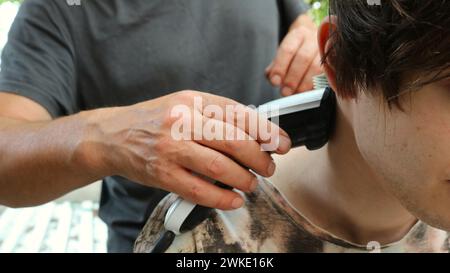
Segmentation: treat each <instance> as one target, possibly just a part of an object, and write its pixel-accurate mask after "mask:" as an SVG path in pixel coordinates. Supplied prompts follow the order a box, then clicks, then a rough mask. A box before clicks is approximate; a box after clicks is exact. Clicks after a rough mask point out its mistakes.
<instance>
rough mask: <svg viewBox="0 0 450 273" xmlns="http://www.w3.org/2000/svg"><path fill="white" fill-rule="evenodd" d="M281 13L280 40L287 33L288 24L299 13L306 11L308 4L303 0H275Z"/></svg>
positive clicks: (289, 24)
mask: <svg viewBox="0 0 450 273" xmlns="http://www.w3.org/2000/svg"><path fill="white" fill-rule="evenodd" d="M277 1H278V6H279V9H280V14H281V37H280V38H281V40H282V39H283V38H284V36H285V35H286V34H287V32H288V30H289V28H290V26H291V25H292V23H294V22H295V20H296V19H297V18H298V16H300V15H301V14H304V13H306V12H307V11H308V10H309V9H310V6H309V5H308V4H306V3H305V1H304V0H277Z"/></svg>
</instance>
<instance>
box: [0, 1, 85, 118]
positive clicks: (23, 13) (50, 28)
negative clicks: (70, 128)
mask: <svg viewBox="0 0 450 273" xmlns="http://www.w3.org/2000/svg"><path fill="white" fill-rule="evenodd" d="M53 1H54V0H28V1H25V2H24V3H23V4H22V6H21V7H20V9H19V12H18V15H17V17H16V19H15V21H14V23H13V25H12V27H11V29H10V32H9V34H8V42H7V44H6V46H5V48H4V50H3V52H2V56H1V58H2V59H1V70H0V91H1V92H8V93H13V94H17V95H21V96H24V97H27V98H29V99H32V100H33V101H35V102H37V103H39V104H40V105H42V106H43V107H45V108H46V109H47V110H48V112H49V113H50V114H51V115H52V116H53V117H54V118H56V117H59V116H64V115H70V114H73V113H76V112H77V111H78V109H77V95H76V75H75V73H76V68H75V64H74V54H73V52H74V50H73V43H72V42H71V37H70V34H69V32H68V31H67V30H65V26H64V20H63V19H62V17H61V14H60V13H59V11H58V9H57V8H56V7H55V6H54V3H53ZM66 29H67V28H66Z"/></svg>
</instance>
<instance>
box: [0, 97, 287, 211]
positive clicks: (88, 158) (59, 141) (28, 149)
mask: <svg viewBox="0 0 450 273" xmlns="http://www.w3.org/2000/svg"><path fill="white" fill-rule="evenodd" d="M194 99H202V100H203V101H204V102H205V103H206V104H207V105H215V106H218V107H221V108H222V111H224V112H225V109H227V108H228V107H229V106H237V105H238V103H237V102H235V101H232V100H230V99H226V98H223V97H219V96H214V95H211V94H206V93H200V92H196V91H182V92H177V93H173V94H171V95H168V96H165V97H162V98H158V99H154V100H150V101H147V102H143V103H139V104H136V105H132V106H127V107H115V108H103V109H97V110H92V111H86V112H81V113H78V114H75V115H72V116H68V117H65V118H60V119H56V120H51V119H50V115H49V114H48V113H47V112H46V111H45V110H44V108H42V107H41V106H39V105H38V104H36V103H34V102H32V101H30V100H28V99H25V98H23V97H18V96H14V95H8V94H5V93H0V204H6V205H8V206H11V207H21V206H32V205H37V204H41V203H45V202H48V201H50V200H52V199H55V198H57V197H59V196H61V195H63V194H65V193H67V192H69V191H71V190H74V189H76V188H79V187H82V186H85V185H87V184H89V183H91V182H93V181H97V180H98V179H101V178H102V177H105V176H111V175H120V176H123V177H126V178H128V179H130V180H132V181H136V182H138V183H141V184H143V185H146V186H150V187H158V188H161V189H164V190H166V191H170V192H174V193H177V194H178V195H180V196H182V197H184V198H185V199H187V200H189V201H191V202H195V203H197V204H200V205H203V206H207V207H213V208H219V209H235V208H238V207H240V206H242V204H243V200H242V197H241V196H240V195H239V194H238V193H236V192H233V191H229V190H225V189H221V188H219V187H216V186H214V185H212V184H211V183H209V182H207V181H206V180H204V179H202V178H201V177H199V176H198V175H194V174H193V173H192V172H194V173H197V174H200V175H204V176H206V177H210V178H212V179H214V180H217V181H221V182H223V183H225V184H228V185H230V186H232V187H234V188H237V189H240V190H242V191H246V192H249V191H252V190H254V189H255V188H256V186H257V179H256V177H255V175H254V174H253V173H251V172H250V171H249V170H247V169H245V168H243V167H242V166H241V165H240V164H239V163H241V164H242V165H244V166H248V167H249V168H250V169H252V170H253V171H255V172H256V173H258V174H260V175H262V176H265V177H268V176H271V175H272V174H273V173H274V171H275V165H274V163H273V161H272V159H271V157H270V156H269V154H267V153H266V152H264V151H262V150H261V146H260V145H261V144H263V143H266V142H271V143H274V142H275V143H278V149H277V151H276V152H277V153H280V154H284V153H287V152H288V150H289V149H290V140H289V137H288V135H287V134H286V133H285V132H284V131H282V130H279V134H277V135H271V138H270V139H261V137H260V136H259V135H254V134H251V132H250V131H249V129H250V128H249V127H248V126H246V124H249V122H250V121H252V120H258V119H259V118H258V117H257V112H256V111H255V110H253V109H250V108H245V107H244V106H243V105H240V106H241V108H236V109H241V111H244V112H242V113H240V114H239V115H237V116H240V117H244V118H245V120H243V121H239V122H237V124H236V123H235V122H236V121H235V120H232V121H231V123H229V122H227V121H226V120H217V119H213V118H211V117H210V116H204V115H203V109H198V108H197V106H196V105H195V103H194ZM178 106H186V107H187V109H188V112H189V113H192V114H193V116H194V118H195V117H196V116H197V117H199V121H200V122H205V124H211V123H215V124H217V126H218V127H217V128H226V130H227V131H229V132H230V131H232V132H237V131H239V132H240V133H238V134H240V135H242V136H245V139H247V140H241V141H237V140H234V141H233V140H223V141H221V140H215V139H213V140H208V139H207V138H204V137H203V131H202V130H203V129H202V128H200V131H195V130H196V129H197V128H196V127H195V128H191V129H192V130H193V131H192V132H191V133H192V136H193V135H196V136H199V135H200V136H202V138H201V139H199V140H194V139H193V140H185V141H184V140H183V141H177V140H176V139H174V137H173V135H172V128H173V126H174V124H175V123H177V122H178V121H179V120H180V119H179V118H175V117H174V116H173V114H172V109H174V107H178ZM186 107H185V108H183V109H186ZM205 107H206V105H205ZM228 111H229V110H228ZM194 112H195V113H194ZM262 122H267V124H266V125H263V124H261V126H264V127H263V128H272V129H269V130H270V131H272V132H274V131H273V130H274V129H273V128H274V127H275V126H276V125H274V124H271V123H270V122H268V121H267V120H265V121H262ZM186 129H187V128H186ZM248 134H251V135H248ZM274 138H276V139H274ZM237 162H239V163H237Z"/></svg>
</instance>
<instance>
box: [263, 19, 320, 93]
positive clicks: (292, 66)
mask: <svg viewBox="0 0 450 273" xmlns="http://www.w3.org/2000/svg"><path fill="white" fill-rule="evenodd" d="M318 74H321V67H320V55H319V48H318V45H317V27H316V26H315V24H314V22H313V21H312V19H311V18H310V17H309V16H308V15H301V16H300V17H299V18H298V19H297V20H296V22H295V23H294V24H293V25H292V26H291V28H290V31H289V32H288V34H287V35H286V37H285V38H284V40H283V41H282V43H281V45H280V48H279V49H278V52H277V55H276V57H275V59H274V61H273V62H272V63H271V64H270V65H269V67H268V68H267V69H266V76H267V77H268V79H269V81H270V82H271V83H272V85H274V86H277V87H281V93H282V95H283V96H290V95H293V94H295V93H300V92H303V91H307V90H310V89H312V88H313V82H312V78H313V76H316V75H318Z"/></svg>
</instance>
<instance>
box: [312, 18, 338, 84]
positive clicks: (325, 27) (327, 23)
mask: <svg viewBox="0 0 450 273" xmlns="http://www.w3.org/2000/svg"><path fill="white" fill-rule="evenodd" d="M336 29H337V18H336V16H334V15H331V16H328V17H326V18H325V19H324V20H323V22H322V24H321V25H320V27H319V30H318V32H317V40H318V43H319V50H320V56H321V57H322V59H323V58H324V56H325V54H326V53H327V52H328V51H329V50H330V49H331V48H332V43H333V41H332V40H330V36H331V34H332V33H333V32H334V31H335V30H336ZM331 54H333V53H331ZM329 56H330V55H329ZM323 70H324V71H325V75H326V76H327V78H328V82H329V84H330V86H331V88H333V90H334V91H335V92H336V91H337V89H336V88H337V85H336V71H335V69H334V67H333V64H331V63H330V60H329V59H328V58H327V59H326V60H325V62H324V64H323Z"/></svg>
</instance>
